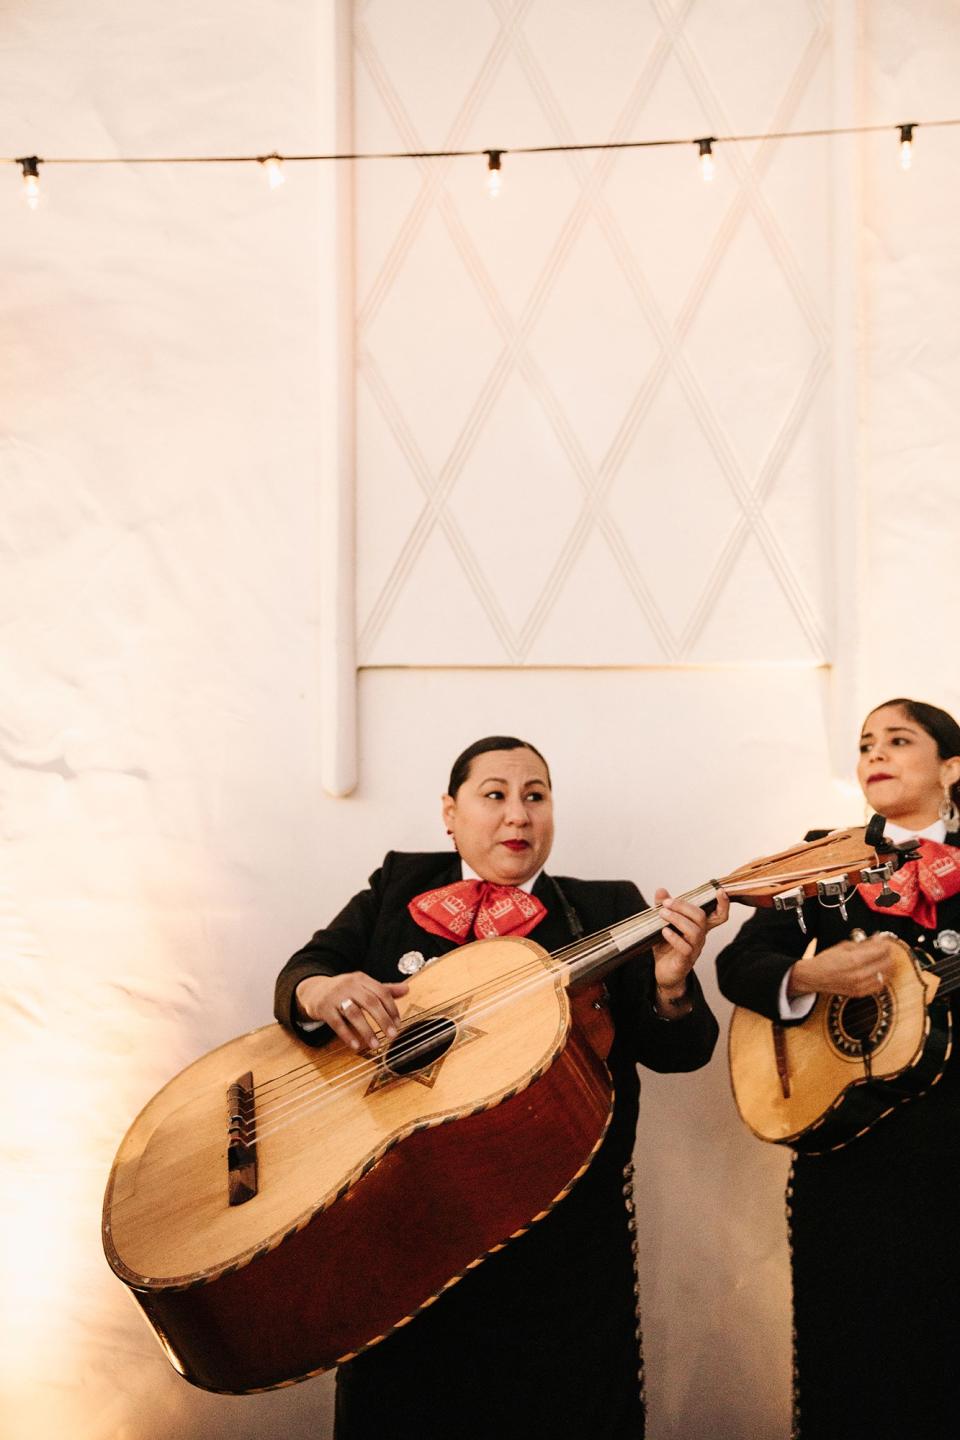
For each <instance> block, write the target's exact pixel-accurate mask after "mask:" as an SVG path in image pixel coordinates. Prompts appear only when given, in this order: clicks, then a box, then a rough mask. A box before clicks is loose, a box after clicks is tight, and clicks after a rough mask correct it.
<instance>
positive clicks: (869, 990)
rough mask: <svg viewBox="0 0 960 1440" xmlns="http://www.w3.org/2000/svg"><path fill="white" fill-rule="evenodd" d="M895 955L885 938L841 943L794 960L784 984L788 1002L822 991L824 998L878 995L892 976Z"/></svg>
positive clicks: (878, 936) (881, 936)
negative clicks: (830, 996)
mask: <svg viewBox="0 0 960 1440" xmlns="http://www.w3.org/2000/svg"><path fill="white" fill-rule="evenodd" d="M895 959H896V952H895V950H894V948H893V944H892V942H891V940H890V938H889V937H888V936H885V935H870V936H868V937H867V938H866V939H864V940H841V941H840V943H839V945H831V946H830V948H829V949H828V950H821V951H820V953H819V955H805V956H804V957H803V959H802V960H797V961H796V963H795V964H794V966H793V968H792V970H791V971H790V979H789V980H788V981H787V994H788V995H789V997H790V998H791V1000H792V999H795V998H796V997H797V996H798V995H810V994H812V993H813V992H815V991H822V992H824V993H826V994H828V995H879V993H880V991H881V990H883V989H884V988H885V986H886V985H887V983H888V981H889V980H890V977H891V976H892V974H893V969H894V964H895Z"/></svg>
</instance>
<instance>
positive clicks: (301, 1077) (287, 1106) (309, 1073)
mask: <svg viewBox="0 0 960 1440" xmlns="http://www.w3.org/2000/svg"><path fill="white" fill-rule="evenodd" d="M813 873H819V874H821V875H822V873H823V872H822V870H820V871H815V870H811V869H810V867H805V868H804V869H803V870H800V871H798V870H796V869H794V870H792V871H782V872H780V874H779V875H774V876H769V875H768V876H767V878H766V880H764V881H757V880H754V881H746V882H744V881H742V880H740V881H738V882H737V883H736V885H733V884H731V885H730V887H729V888H730V890H731V891H733V892H734V893H736V891H738V890H739V891H743V890H748V889H755V888H757V886H758V885H770V884H775V885H776V884H780V885H782V884H783V883H785V882H789V881H793V880H795V879H800V878H803V877H804V876H809V875H810V874H813ZM843 873H846V872H843ZM828 878H829V877H828ZM730 879H731V880H732V879H733V877H732V876H731V877H730ZM710 888H712V887H710V886H708V885H703V886H700V887H697V889H696V890H694V891H690V892H687V894H686V895H684V896H682V897H681V898H684V899H689V898H691V897H693V896H694V895H698V894H702V892H704V891H706V890H707V889H710ZM653 916H656V917H657V919H658V920H659V919H660V916H659V908H658V907H651V908H650V909H648V910H646V911H642V912H640V914H639V915H637V916H631V917H629V918H628V919H627V920H625V921H621V922H618V923H617V924H616V925H615V926H613V927H611V928H610V929H609V930H607V931H605V932H599V934H598V935H597V936H590V937H587V939H586V940H585V941H577V942H575V943H574V944H573V945H571V946H567V947H565V948H564V949H563V950H560V951H558V952H555V954H554V956H553V958H554V959H555V960H556V961H557V962H559V964H560V965H561V966H562V965H564V964H566V965H567V966H568V968H571V969H572V968H573V966H574V965H575V964H576V963H578V962H579V963H581V964H586V963H587V962H588V961H589V960H590V959H592V958H593V957H594V956H595V955H597V954H602V953H603V952H604V951H605V950H607V949H608V947H609V944H610V941H611V939H612V940H613V941H614V943H616V938H617V934H616V932H617V931H621V932H622V931H627V932H628V933H629V932H630V931H633V932H636V930H637V928H638V922H639V923H640V924H643V923H644V922H646V923H649V921H650V919H651V918H652V917H653ZM662 928H663V926H662V924H659V925H658V930H659V929H662ZM646 938H649V936H640V937H639V938H638V939H637V941H636V943H637V944H640V943H642V940H643V939H646ZM531 972H532V974H533V981H532V983H533V984H534V985H538V984H540V983H541V982H542V980H543V979H545V978H551V977H550V973H549V972H545V971H543V968H542V967H541V966H540V965H539V963H534V964H533V965H531V966H526V967H520V968H519V969H518V970H517V971H515V972H514V975H515V976H516V977H518V978H517V979H516V981H515V982H514V983H513V984H510V983H509V981H510V974H509V973H508V975H507V976H504V977H499V978H498V979H497V980H496V981H493V982H490V984H491V986H495V987H496V991H497V994H498V996H499V999H498V1000H497V1002H496V1003H497V1007H498V1008H499V1005H500V1004H502V1003H508V1002H510V1001H512V1000H513V999H515V998H517V997H518V996H519V995H520V994H522V993H523V992H524V991H525V990H526V989H528V988H529V986H530V984H531V981H530V980H529V979H528V978H527V976H529V975H530V974H531ZM484 988H485V987H484V986H483V985H481V986H480V993H481V994H482V991H483V989H484ZM465 998H466V997H465V996H464V995H463V994H461V995H460V996H453V997H447V999H446V1001H445V1003H444V1005H443V1006H440V1007H438V1008H436V1009H434V1010H433V1011H430V1010H427V1011H424V1012H423V1013H422V1014H420V1015H418V1016H417V1017H416V1018H415V1020H413V1021H412V1022H410V1023H409V1025H408V1028H409V1030H410V1032H411V1033H410V1035H409V1038H408V1039H406V1040H404V1039H403V1038H402V1037H401V1040H400V1042H399V1043H398V1044H396V1045H394V1046H392V1047H389V1054H390V1060H391V1063H392V1067H396V1066H397V1065H401V1064H407V1065H409V1066H410V1068H411V1069H412V1068H415V1066H413V1065H410V1062H411V1061H415V1060H416V1059H417V1058H418V1057H420V1056H424V1057H425V1056H427V1055H429V1053H430V1052H431V1051H432V1050H434V1049H435V1046H436V1042H437V1040H438V1038H439V1036H440V1035H441V1034H442V1033H443V1031H444V1028H445V1026H446V1025H447V1024H449V1020H448V1017H447V1016H446V1015H444V1014H442V1013H441V1012H442V1011H443V1010H445V1009H450V1008H452V1007H453V1006H454V1005H456V1004H457V1003H459V1002H461V1001H462V1000H464V999H465ZM472 999H473V1001H474V1005H473V1008H472V1009H471V1008H470V1007H469V1006H468V1008H467V1010H466V1012H465V1013H464V1014H463V1015H462V1016H460V1017H458V1018H459V1019H460V1020H461V1021H470V1020H473V1021H476V1019H477V1018H478V1017H482V1016H484V1015H485V1014H486V1013H487V1011H486V1010H485V1009H484V1008H483V1007H482V1006H481V1005H478V1004H477V1003H476V1002H477V999H478V992H477V990H476V989H475V990H474V991H473V992H472ZM431 1019H434V1020H435V1021H436V1022H437V1023H436V1024H435V1025H434V1026H433V1027H431V1026H430V1024H429V1022H430V1020H431ZM385 1039H386V1037H385V1036H384V1035H382V1033H380V1032H377V1034H376V1041H377V1044H378V1047H379V1046H380V1045H382V1042H383V1041H385ZM337 1054H338V1056H339V1052H337ZM384 1058H385V1057H384V1056H383V1054H380V1055H375V1056H372V1057H368V1056H364V1057H358V1060H357V1064H356V1065H355V1066H353V1067H348V1068H347V1070H346V1071H342V1073H341V1074H340V1076H339V1079H338V1080H337V1081H336V1082H335V1083H334V1084H333V1085H331V1084H330V1083H329V1082H328V1081H325V1080H324V1078H323V1076H322V1074H320V1073H319V1072H320V1070H321V1068H322V1067H321V1066H317V1065H314V1064H310V1063H306V1064H305V1065H303V1066H301V1067H299V1068H298V1070H294V1071H290V1072H287V1075H286V1076H283V1077H274V1078H273V1079H272V1080H271V1081H268V1082H265V1083H266V1085H268V1086H270V1087H271V1088H272V1089H273V1090H274V1096H275V1097H276V1095H277V1094H279V1093H280V1090H281V1088H283V1089H285V1090H286V1092H287V1094H286V1097H285V1098H281V1099H280V1100H279V1103H276V1099H275V1103H273V1104H269V1103H268V1104H267V1105H266V1106H261V1107H260V1111H259V1115H258V1117H257V1121H256V1123H257V1124H258V1125H263V1123H264V1122H265V1121H266V1119H267V1118H268V1117H269V1116H271V1115H273V1114H277V1113H282V1112H284V1111H285V1112H287V1115H288V1117H290V1118H292V1116H293V1115H294V1114H297V1115H299V1114H301V1113H304V1111H306V1110H312V1109H313V1108H315V1107H314V1106H313V1105H312V1104H311V1103H310V1102H311V1100H312V1097H313V1095H314V1094H315V1093H318V1091H322V1092H323V1098H324V1099H327V1098H329V1099H330V1100H332V1099H333V1098H335V1096H336V1094H337V1093H338V1092H339V1091H340V1090H342V1089H343V1088H345V1087H347V1086H351V1085H355V1084H357V1083H359V1082H363V1083H368V1078H369V1077H370V1076H371V1072H374V1073H375V1072H377V1071H379V1070H382V1068H383V1066H384ZM332 1059H333V1057H331V1060H332ZM338 1068H340V1067H338ZM313 1077H315V1079H316V1081H317V1082H318V1083H317V1084H311V1078H313ZM291 1092H292V1093H291ZM258 1093H261V1094H262V1092H260V1091H255V1092H254V1094H255V1095H256V1094H258ZM250 1133H251V1132H250V1127H249V1126H245V1128H244V1134H245V1135H246V1136H249V1135H250ZM267 1133H268V1132H267V1130H266V1129H265V1128H264V1129H261V1131H260V1134H261V1136H265V1135H266V1134H267Z"/></svg>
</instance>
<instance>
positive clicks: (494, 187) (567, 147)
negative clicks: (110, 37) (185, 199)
mask: <svg viewBox="0 0 960 1440" xmlns="http://www.w3.org/2000/svg"><path fill="white" fill-rule="evenodd" d="M920 125H923V126H925V127H939V128H947V127H950V128H957V127H960V116H954V117H952V118H950V119H944V120H923V121H912V122H911V123H910V124H904V125H891V123H890V122H887V123H885V124H880V125H834V126H823V127H821V128H819V129H811V130H769V131H766V132H765V133H758V134H756V135H748V134H742V135H739V134H738V135H720V136H717V135H710V136H704V137H703V138H702V139H690V138H688V137H683V138H682V137H673V138H670V137H664V138H662V139H651V140H591V141H583V142H574V143H570V144H557V145H517V146H514V147H512V148H511V149H509V150H507V149H499V150H486V149H484V150H389V151H360V152H356V153H353V152H349V151H344V152H331V153H326V154H299V155H278V154H277V153H276V152H274V153H273V154H272V155H73V156H65V155H56V156H49V155H47V156H45V157H44V158H43V159H42V160H40V159H39V158H38V157H37V156H36V155H29V156H24V157H23V158H21V159H18V160H13V159H11V158H10V157H9V156H0V165H19V166H20V168H21V170H22V172H23V179H24V183H25V185H26V189H27V199H28V203H29V204H30V206H31V208H32V209H35V208H36V205H37V203H38V202H39V199H40V189H39V174H40V172H39V166H40V165H124V166H133V165H252V164H258V165H262V166H263V168H264V171H265V173H266V177H267V183H268V184H269V186H270V188H271V189H272V190H273V189H276V188H277V187H278V186H279V185H282V184H283V182H284V179H285V176H284V169H283V167H284V166H285V165H291V164H296V163H314V164H319V163H326V162H328V161H346V162H354V161H360V160H459V159H465V158H469V157H476V156H479V155H485V156H486V157H487V188H488V190H489V193H490V195H491V197H493V198H496V196H497V195H499V194H500V192H501V187H502V173H501V172H502V158H503V156H504V155H567V154H582V153H584V152H586V151H596V152H599V151H601V150H653V149H668V148H672V147H676V146H678V145H696V147H697V151H698V154H699V159H700V173H701V175H702V176H703V179H704V180H705V181H710V180H712V179H713V178H714V176H715V174H716V163H715V160H714V154H713V147H714V146H715V145H736V144H747V143H754V142H756V143H770V142H771V141H775V140H811V139H829V138H831V137H832V136H840V135H874V134H881V133H884V132H886V131H889V130H891V129H894V130H898V131H899V133H900V163H901V165H902V166H903V168H904V169H905V170H908V169H909V168H910V165H911V162H912V159H913V133H914V131H915V130H916V129H917V128H918V127H919V126H920Z"/></svg>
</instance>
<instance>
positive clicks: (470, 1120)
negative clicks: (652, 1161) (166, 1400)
mask: <svg viewBox="0 0 960 1440" xmlns="http://www.w3.org/2000/svg"><path fill="white" fill-rule="evenodd" d="M551 970H552V961H551V957H550V956H549V955H547V953H546V952H545V951H543V950H542V949H541V948H540V947H539V946H538V945H536V944H534V942H533V941H531V940H525V939H518V938H510V939H499V940H487V941H481V942H477V943H475V944H473V945H468V946H465V947H463V948H462V949H460V950H458V951H455V952H453V953H452V954H451V955H448V956H444V957H442V958H441V959H439V960H436V961H434V962H433V963H432V964H431V965H429V966H428V967H427V968H426V969H424V970H423V971H422V972H421V973H420V974H419V975H416V976H414V977H413V979H412V981H411V985H410V991H409V994H408V995H407V996H406V997H405V998H404V999H403V1000H401V1001H400V1002H399V1005H400V1009H401V1016H402V1021H403V1025H402V1027H401V1033H400V1036H399V1037H398V1039H397V1040H396V1041H394V1042H393V1044H392V1046H391V1047H390V1048H389V1049H388V1048H386V1047H383V1048H382V1049H381V1051H380V1052H379V1053H378V1055H377V1056H374V1057H369V1056H362V1055H361V1056H358V1055H357V1054H356V1053H355V1052H353V1051H351V1050H349V1049H348V1048H347V1047H346V1046H344V1045H343V1044H342V1043H341V1042H340V1041H338V1040H334V1041H332V1042H331V1043H329V1044H328V1045H325V1046H323V1047H321V1048H318V1049H312V1048H310V1047H308V1046H305V1045H303V1044H302V1043H301V1042H299V1041H298V1040H296V1039H295V1038H293V1037H292V1036H291V1035H290V1034H288V1033H287V1032H286V1031H285V1030H283V1029H281V1027H279V1026H277V1025H269V1026H266V1027H264V1028H263V1029H260V1030H255V1031H253V1032H251V1033H250V1034H249V1035H245V1036H241V1037H240V1038H239V1039H237V1040H233V1041H231V1042H230V1043H229V1044H227V1045H224V1046H222V1047H221V1048H220V1049H218V1050H215V1051H212V1052H211V1053H210V1054H208V1055H206V1056H204V1057H203V1058H202V1059H200V1060H198V1061H196V1063H195V1064H193V1065H191V1066H190V1067H189V1068H188V1069H186V1070H185V1071H183V1072H182V1073H181V1074H180V1075H178V1076H177V1077H176V1078H175V1079H174V1080H172V1081H171V1082H170V1083H169V1084H168V1085H167V1086H165V1087H164V1089H163V1090H161V1091H160V1093H159V1094H158V1095H157V1096H155V1098H154V1099H153V1100H152V1101H151V1102H150V1103H149V1104H148V1105H147V1107H146V1108H145V1109H144V1110H143V1111H142V1113H141V1114H140V1115H139V1116H138V1118H137V1119H136V1120H135V1121H134V1123H133V1125H132V1126H131V1128H130V1130H129V1131H128V1133H127V1135H126V1137H125V1138H124V1140H123V1142H122V1145H121V1147H120V1150H119V1152H118V1155H117V1158H116V1161H115V1164H114V1167H113V1170H112V1172H111V1176H110V1181H109V1184H108V1187H107V1192H106V1197H105V1200H104V1214H103V1241H104V1248H105V1251H106V1255H107V1258H108V1260H109V1262H110V1265H111V1266H112V1268H113V1269H114V1271H115V1272H116V1274H117V1275H118V1276H119V1277H120V1278H121V1279H122V1280H123V1281H124V1282H125V1284H127V1285H128V1286H129V1287H130V1289H131V1290H132V1292H133V1293H134V1295H135V1297H136V1298H137V1300H138V1301H139V1303H140V1305H141V1306H142V1307H143V1310H144V1311H145V1313H146V1315H147V1318H148V1319H149V1321H150V1323H151V1325H152V1326H153V1328H154V1329H155V1331H156V1332H157V1334H158V1336H159V1338H160V1340H161V1343H162V1344H163V1346H164V1348H165V1350H166V1352H167V1354H168V1357H169V1358H170V1360H171V1361H172V1363H173V1364H174V1365H175V1366H176V1368H177V1369H178V1370H179V1371H180V1372H181V1373H182V1374H183V1375H185V1376H186V1378H187V1379H188V1380H191V1381H192V1382H193V1383H194V1384H196V1385H200V1386H202V1387H204V1388H205V1389H209V1390H217V1391H223V1392H229V1393H237V1394H239V1393H247V1392H251V1391H255V1390H263V1389H270V1388H273V1387H275V1386H278V1385H283V1384H288V1383H292V1382H293V1381H296V1380H300V1379H304V1378H305V1377H306V1376H308V1375H311V1374H315V1373H317V1372H319V1371H321V1370H325V1369H328V1368H330V1367H331V1366H333V1365H335V1364H337V1363H338V1362H339V1361H341V1360H344V1359H346V1358H348V1357H349V1356H351V1355H353V1354H356V1353H357V1352H358V1351H359V1350H362V1349H365V1348H367V1347H369V1346H370V1345H373V1344H376V1343H377V1341H378V1340H381V1339H383V1338H384V1337H385V1336H386V1335H387V1334H388V1333H389V1332H390V1331H391V1330H393V1329H395V1328H396V1327H397V1326H399V1325H402V1324H404V1323H405V1322H406V1321H407V1320H408V1319H410V1318H411V1317H412V1316H413V1315H415V1314H416V1312H417V1311H418V1310H420V1309H422V1308H423V1307H424V1306H425V1305H428V1304H429V1303H430V1302H431V1301H432V1300H433V1299H435V1298H436V1296H437V1295H438V1294H440V1293H441V1291H443V1290H444V1289H446V1288H447V1287H448V1286H449V1285H452V1284H454V1283H455V1282H456V1281H457V1280H459V1279H460V1278H462V1276H463V1275H464V1273H465V1272H466V1271H467V1270H468V1269H470V1268H471V1267H472V1266H474V1265H476V1264H479V1263H480V1262H481V1261H482V1260H483V1259H484V1257H485V1256H486V1255H487V1254H489V1253H490V1252H491V1251H493V1250H496V1249H499V1248H500V1247H501V1246H502V1245H504V1244H505V1243H506V1242H507V1241H508V1240H509V1239H510V1238H511V1237H512V1236H514V1235H516V1234H518V1233H520V1232H521V1231H522V1230H524V1229H526V1228H527V1227H528V1226H529V1225H530V1224H532V1223H534V1222H535V1221H536V1220H538V1219H540V1218H541V1217H542V1216H543V1215H544V1214H545V1213H547V1212H548V1211H549V1209H550V1208H551V1207H552V1206H553V1205H554V1204H555V1203H556V1202H557V1200H558V1199H560V1198H561V1197H562V1196H563V1195H564V1194H565V1193H566V1191H567V1190H568V1189H569V1188H570V1186H571V1185H572V1184H573V1183H574V1182H575V1180H576V1179H577V1178H578V1176H579V1175H580V1174H581V1173H582V1172H583V1170H584V1169H585V1168H586V1166H587V1164H588V1163H589V1161H590V1159H591V1157H592V1155H593V1154H594V1152H595V1150H596V1148H597V1147H598V1145H599V1144H600V1141H601V1140H602V1138H603V1135H604V1133H605V1130H606V1127H607V1124H608V1121H609V1115H610V1109H611V1083H610V1078H609V1075H608V1072H607V1070H606V1067H605V1065H604V1063H603V1060H602V1059H601V1058H600V1055H598V1053H597V1050H598V1048H599V1050H600V1051H601V1053H604V1043H607V1044H608V1043H609V1034H608V1033H607V1032H606V1031H605V1032H604V1034H603V1035H601V1036H599V1037H598V1036H597V1035H596V1034H594V1035H593V1036H592V1037H591V1038H592V1041H593V1043H590V1041H588V1039H587V1038H586V1035H585V1033H584V1032H583V1031H582V1030H581V1028H580V1027H579V1026H578V1025H577V1024H575V1023H573V1017H572V1015H571V1008H572V1007H576V1006H577V1004H578V1002H577V1001H576V1000H572V999H571V997H570V996H569V995H568V994H567V991H566V990H565V988H564V986H563V983H562V978H561V976H560V974H559V973H557V974H556V975H553V974H551ZM518 975H519V976H520V977H521V982H522V983H521V986H520V990H519V993H518V991H517V976H518ZM526 977H528V978H529V983H527V978H526ZM506 990H509V992H510V1003H509V1004H507V1003H503V1000H502V999H501V998H500V997H501V995H502V993H503V992H504V991H506ZM592 1014H593V1015H594V1017H596V1014H597V1012H595V1011H594V1012H592ZM422 1015H426V1016H428V1017H429V1019H428V1020H424V1019H420V1020H418V1018H417V1017H418V1016H422ZM425 1027H427V1028H425ZM429 1027H433V1029H432V1030H430V1029H429ZM431 1035H432V1036H434V1037H439V1038H438V1039H436V1038H435V1039H434V1041H431V1040H430V1036H431ZM424 1037H426V1039H424ZM241 1080H242V1081H246V1082H247V1083H246V1085H243V1084H241V1085H240V1088H239V1090H238V1088H237V1082H238V1081H241ZM238 1096H239V1097H240V1099H239V1100H238ZM241 1111H242V1112H243V1113H242V1120H241V1122H240V1123H239V1126H238V1122H237V1114H238V1113H240V1112H241ZM231 1112H234V1113H233V1121H232V1124H233V1129H231ZM451 1122H456V1123H451ZM238 1134H239V1135H240V1136H241V1137H242V1139H243V1141H244V1143H245V1144H247V1142H249V1141H250V1140H251V1137H253V1136H255V1142H254V1143H252V1144H247V1148H246V1149H245V1150H244V1151H243V1153H242V1154H241V1156H240V1158H241V1160H244V1161H247V1162H249V1163H247V1164H245V1165H244V1166H242V1167H241V1169H240V1171H239V1172H238V1175H237V1176H234V1178H233V1182H232V1183H231V1177H230V1173H229V1172H230V1157H229V1154H228V1143H229V1140H230V1137H231V1136H233V1137H234V1139H235V1138H236V1136H237V1135H238ZM251 1157H252V1158H251ZM251 1176H252V1177H253V1179H252V1180H251V1178H250V1177H251ZM239 1177H242V1180H241V1178H239ZM231 1196H232V1200H233V1203H231Z"/></svg>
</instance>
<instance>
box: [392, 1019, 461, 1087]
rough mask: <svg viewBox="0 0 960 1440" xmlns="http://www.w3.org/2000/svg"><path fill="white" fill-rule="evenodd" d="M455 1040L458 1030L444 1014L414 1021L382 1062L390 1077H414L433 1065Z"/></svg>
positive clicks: (403, 1031) (395, 1041)
mask: <svg viewBox="0 0 960 1440" xmlns="http://www.w3.org/2000/svg"><path fill="white" fill-rule="evenodd" d="M456 1038H457V1027H456V1025H455V1024H454V1022H453V1021H452V1020H450V1019H448V1018H447V1016H446V1015H432V1016H431V1017H430V1018H429V1019H428V1020H414V1021H413V1023H412V1024H410V1025H405V1026H404V1028H403V1029H402V1030H401V1031H400V1034H399V1035H398V1036H397V1038H396V1039H395V1040H394V1041H393V1042H392V1044H391V1045H390V1047H389V1049H388V1050H387V1053H386V1055H384V1057H383V1060H384V1064H385V1065H386V1067H387V1069H388V1070H389V1071H390V1072H391V1074H393V1075H414V1074H416V1072H417V1071H418V1070H425V1069H426V1068H427V1067H428V1066H430V1065H434V1064H435V1063H436V1062H437V1061H438V1060H439V1059H440V1058H441V1056H443V1055H446V1053H447V1051H448V1050H449V1049H450V1046H451V1045H452V1044H453V1042H454V1040H455V1039H456Z"/></svg>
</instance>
